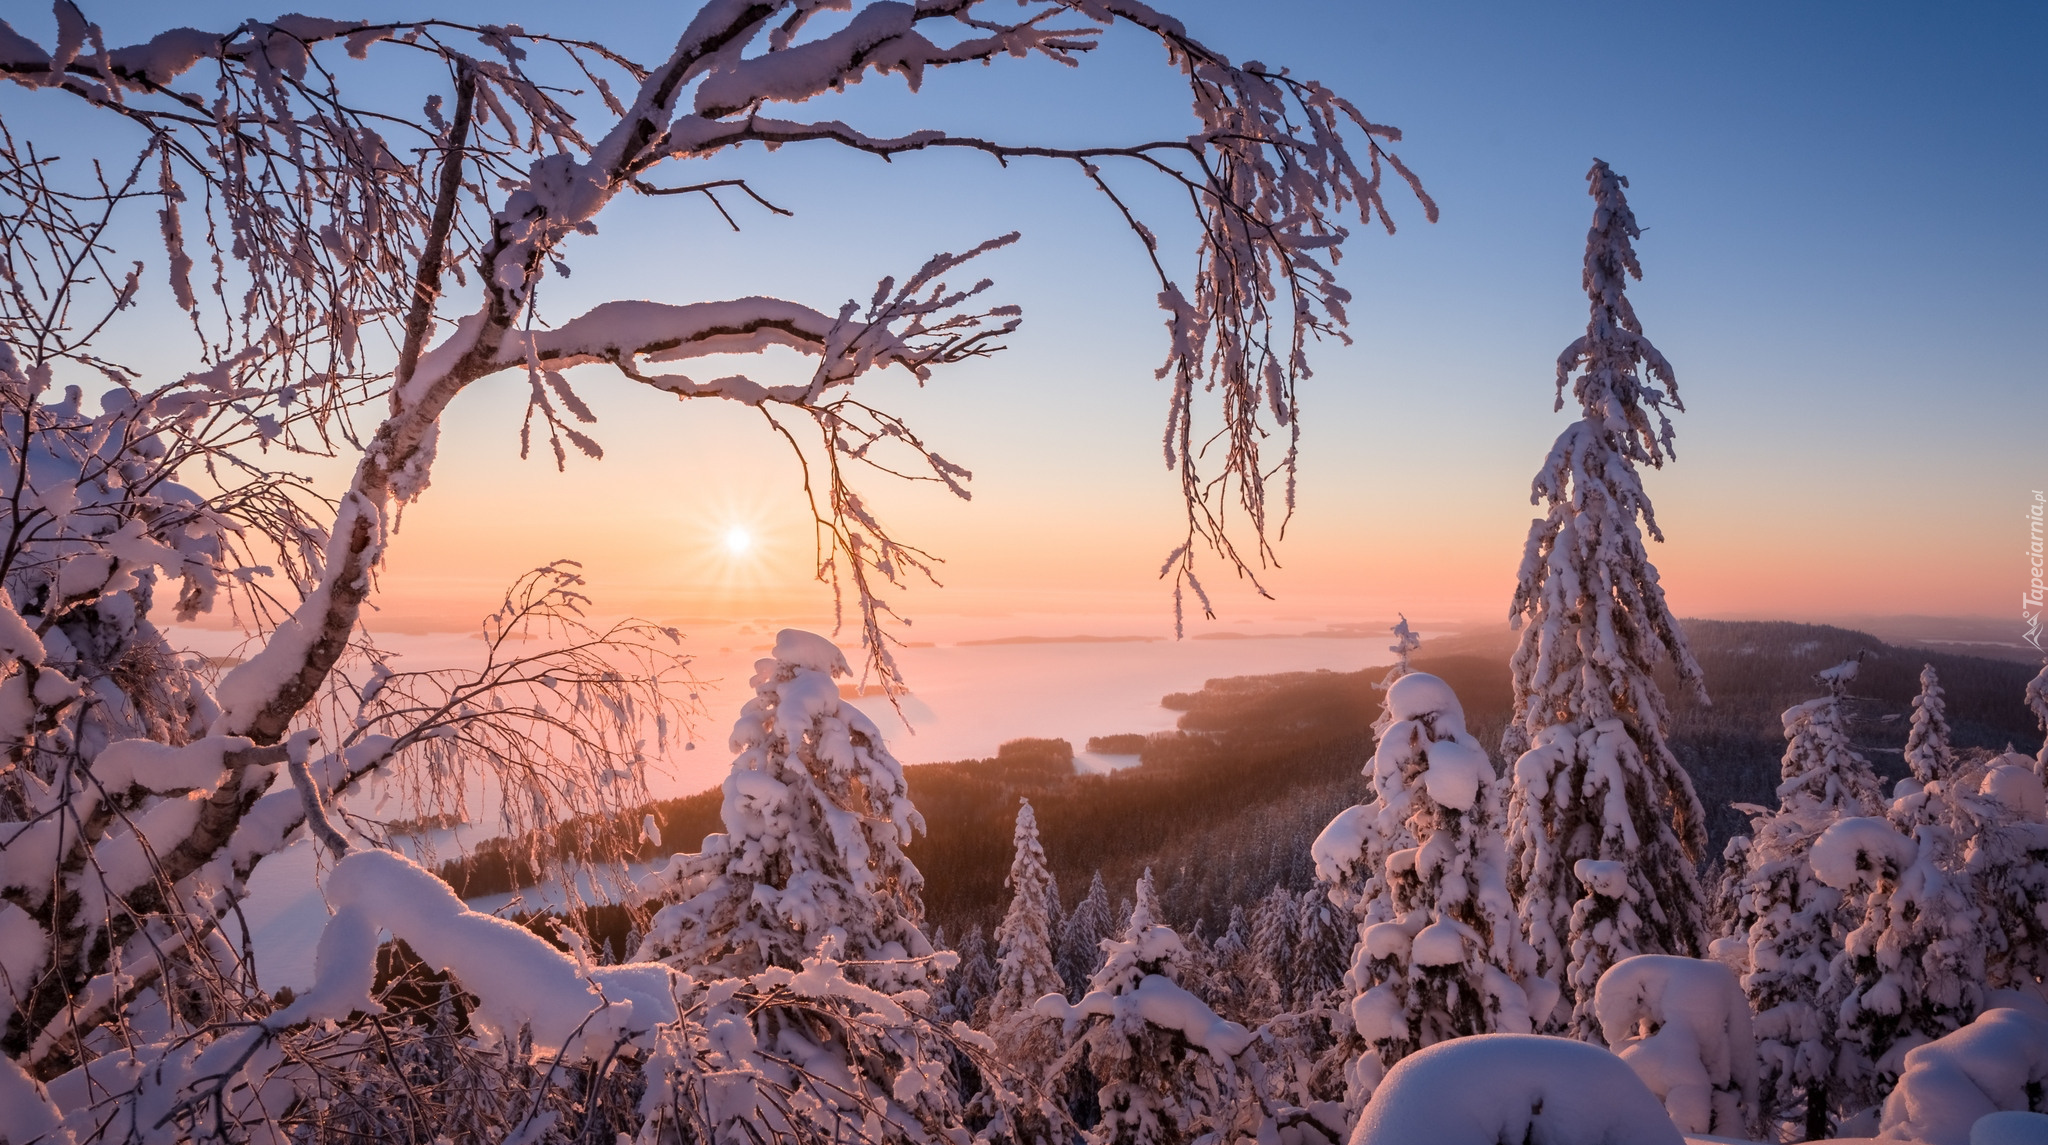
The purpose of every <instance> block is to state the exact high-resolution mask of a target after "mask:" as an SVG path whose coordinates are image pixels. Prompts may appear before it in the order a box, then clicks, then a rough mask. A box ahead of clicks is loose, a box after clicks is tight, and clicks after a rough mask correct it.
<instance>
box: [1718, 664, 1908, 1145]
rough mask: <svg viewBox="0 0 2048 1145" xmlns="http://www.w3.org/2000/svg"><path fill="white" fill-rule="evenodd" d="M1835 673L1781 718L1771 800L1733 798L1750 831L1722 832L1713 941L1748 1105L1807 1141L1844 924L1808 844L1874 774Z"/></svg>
mask: <svg viewBox="0 0 2048 1145" xmlns="http://www.w3.org/2000/svg"><path fill="white" fill-rule="evenodd" d="M1840 675H1841V674H1840V673H1837V674H1836V675H1835V676H1834V677H1830V678H1827V679H1824V680H1823V681H1822V682H1823V683H1824V684H1825V685H1826V686H1827V687H1828V695H1826V696H1824V697H1822V698H1820V699H1817V700H1809V701H1807V702H1806V703H1803V704H1800V705H1798V706H1796V707H1793V708H1790V709H1788V710H1787V711H1786V712H1785V713H1784V715H1783V716H1782V717H1781V722H1782V724H1783V726H1784V729H1785V740H1786V744H1785V755H1784V758H1783V760H1782V761H1781V763H1780V764H1779V772H1778V774H1779V777H1780V782H1779V784H1778V790H1777V795H1778V804H1779V805H1778V809H1777V810H1776V811H1770V810H1767V809H1765V808H1762V807H1755V806H1751V805H1738V807H1740V809H1742V810H1744V811H1747V812H1748V813H1749V814H1750V815H1751V817H1752V821H1751V824H1750V834H1749V835H1748V836H1747V837H1742V836H1738V837H1737V838H1735V839H1733V840H1731V841H1730V842H1729V847H1728V857H1729V869H1728V871H1727V875H1726V880H1727V881H1726V886H1725V891H1724V898H1725V899H1726V900H1727V901H1728V902H1729V903H1730V904H1731V905H1732V909H1733V911H1734V919H1733V923H1734V925H1733V930H1732V932H1731V937H1732V940H1733V941H1732V942H1729V943H1722V944H1717V947H1716V953H1717V954H1719V953H1721V952H1722V949H1723V948H1724V947H1733V951H1732V954H1733V957H1731V958H1730V959H1729V961H1730V962H1732V963H1734V964H1735V966H1736V968H1737V969H1738V970H1739V972H1740V973H1741V975H1742V988H1743V990H1744V992H1745V993H1747V994H1748V995H1749V1000H1750V1006H1751V1007H1752V1008H1753V1009H1754V1010H1755V1011H1756V1027H1755V1029H1756V1039H1757V1052H1758V1055H1759V1057H1760V1059H1761V1061H1760V1066H1761V1068H1760V1070H1759V1096H1758V1106H1759V1111H1760V1112H1759V1115H1760V1116H1761V1117H1763V1118H1764V1120H1765V1121H1766V1122H1767V1123H1771V1122H1776V1121H1778V1120H1782V1119H1784V1118H1786V1117H1793V1116H1800V1115H1802V1113H1801V1111H1802V1110H1803V1117H1804V1120H1805V1126H1806V1136H1807V1138H1808V1139H1810V1140H1818V1139H1819V1138H1822V1137H1825V1136H1827V1135H1828V1133H1829V1131H1830V1129H1831V1127H1832V1120H1831V1113H1832V1110H1833V1108H1834V1106H1835V1104H1837V1099H1839V1098H1840V1097H1841V1096H1842V1094H1843V1089H1842V1087H1841V1086H1840V1085H1839V1084H1838V1078H1837V1074H1838V1070H1837V1061H1838V1059H1839V1058H1840V1053H1839V1050H1840V1033H1839V1029H1838V1025H1837V1021H1836V1016H1835V1008H1836V1005H1837V1002H1838V998H1837V996H1836V995H1835V994H1834V993H1832V990H1831V986H1830V983H1831V981H1832V970H1831V967H1832V965H1833V963H1834V960H1835V958H1836V956H1837V955H1838V954H1840V952H1841V949H1842V936H1843V935H1844V934H1846V933H1847V932H1848V929H1849V920H1848V918H1847V915H1846V913H1845V910H1844V905H1843V901H1842V892H1841V891H1840V890H1838V889H1836V888H1834V887H1831V886H1829V885H1827V884H1826V883H1825V882H1823V881H1822V880H1821V879H1820V878H1818V877H1817V876H1816V875H1815V874H1814V870H1813V863H1812V851H1813V845H1814V841H1815V840H1817V839H1819V838H1820V836H1821V833H1822V832H1824V831H1826V830H1827V829H1828V828H1829V827H1830V826H1832V825H1833V824H1835V823H1836V822H1838V821H1840V820H1842V819H1845V818H1851V817H1856V816H1864V815H1873V814H1876V813H1877V811H1878V809H1879V808H1880V807H1881V806H1882V803H1881V800H1880V799H1879V796H1878V786H1877V776H1876V775H1875V774H1874V773H1873V772H1872V771H1871V769H1870V762H1869V761H1868V760H1866V759H1864V758H1863V757H1862V756H1861V755H1858V754H1857V753H1856V750H1855V748H1854V746H1853V745H1852V744H1851V743H1850V740H1849V735H1848V731H1847V729H1846V727H1845V726H1844V722H1843V714H1842V710H1841V689H1842V688H1843V687H1844V683H1843V682H1842V681H1841V680H1840Z"/></svg>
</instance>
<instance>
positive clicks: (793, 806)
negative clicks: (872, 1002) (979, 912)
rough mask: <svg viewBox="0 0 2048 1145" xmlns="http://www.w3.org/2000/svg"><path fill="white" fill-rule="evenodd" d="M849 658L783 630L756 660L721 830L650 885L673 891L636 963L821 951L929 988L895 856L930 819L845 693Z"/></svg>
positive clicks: (904, 876)
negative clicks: (771, 648) (842, 692)
mask: <svg viewBox="0 0 2048 1145" xmlns="http://www.w3.org/2000/svg"><path fill="white" fill-rule="evenodd" d="M848 674H849V670H848V668H847V664H846V658H845V657H844V656H841V655H840V653H839V649H838V648H836V647H834V646H833V644H832V642H831V641H829V640H826V639H825V638H824V637H821V636H817V635H814V634H812V633H809V632H800V631H798V630H796V629H793V628H785V629H783V630H782V632H781V633H779V634H778V635H777V636H776V638H775V651H774V653H773V655H772V656H771V657H769V658H767V659H764V660H761V661H759V662H758V663H756V664H755V665H754V677H753V680H752V681H751V683H752V685H753V688H754V698H753V699H751V700H749V701H747V704H746V706H745V707H744V708H743V709H742V710H741V712H740V718H739V720H738V721H737V722H736V723H734V725H733V731H732V744H733V748H734V750H735V751H737V752H738V753H739V754H738V756H737V757H735V758H734V760H733V764H732V771H731V773H730V774H729V775H727V776H726V780H725V786H724V792H725V800H724V803H723V804H722V805H721V807H720V810H719V816H720V818H721V819H722V821H723V822H724V824H725V833H724V834H720V835H711V836H708V837H706V838H705V840H704V849H703V851H702V852H700V853H698V854H694V855H677V856H676V857H675V858H673V859H671V860H670V861H669V864H668V867H667V868H666V869H665V870H664V871H663V872H661V873H659V874H658V875H655V876H650V878H649V879H648V880H647V882H646V883H645V884H643V885H644V886H646V888H647V889H648V890H650V891H651V892H655V893H662V894H667V895H672V896H673V897H674V899H675V901H673V902H671V903H670V904H669V905H667V906H664V907H662V908H661V909H660V910H659V911H657V912H656V913H655V915H654V917H653V919H652V920H651V921H650V922H649V924H648V928H647V936H646V938H645V939H643V940H642V941H641V946H640V953H639V958H640V959H641V960H654V959H658V960H660V961H663V962H668V963H670V964H672V965H676V966H680V967H682V968H684V969H686V970H688V971H690V972H691V973H692V974H697V975H700V976H708V977H720V978H735V977H744V976H746V975H749V974H753V973H755V972H757V971H760V970H762V969H765V968H767V967H769V966H781V967H785V968H788V969H791V970H795V969H798V968H800V967H801V966H802V965H803V962H804V960H805V959H806V958H810V957H813V956H815V955H817V954H818V953H819V952H820V951H821V949H823V950H825V951H826V952H828V953H829V954H830V956H831V957H832V958H835V959H837V960H839V961H841V962H846V963H858V964H859V965H858V966H850V967H849V970H848V973H849V974H851V975H852V976H853V977H856V978H858V979H860V980H862V981H864V982H865V983H866V984H868V985H870V986H873V987H875V988H877V989H883V990H902V989H908V988H912V987H916V988H929V987H930V986H931V985H932V984H933V983H935V982H936V981H937V979H938V977H939V976H938V975H936V974H933V973H932V972H931V963H930V956H931V954H932V947H931V942H930V941H929V940H928V939H927V938H926V937H925V934H924V931H923V929H922V923H923V921H924V903H923V900H922V899H921V898H920V897H919V891H920V890H921V889H922V887H923V886H924V876H923V875H921V874H919V873H918V870H917V867H916V866H915V865H914V864H912V863H911V861H910V859H909V858H908V857H907V856H905V855H904V853H903V847H904V845H905V844H907V843H909V842H910V840H911V837H912V835H913V833H915V832H921V831H923V830H924V817H923V816H921V815H919V814H918V813H917V808H916V807H914V806H912V804H911V802H910V796H909V792H908V791H907V789H906V788H905V787H904V783H903V766H902V765H901V764H899V763H897V762H896V758H895V757H894V756H892V755H890V754H889V749H888V747H887V746H885V745H884V744H883V742H882V733H881V732H880V730H878V729H877V728H876V727H875V725H874V723H873V722H872V721H870V720H869V719H868V718H867V716H865V715H863V714H862V713H861V711H860V710H859V709H858V708H855V707H854V706H853V705H851V704H848V703H844V702H843V701H841V699H840V697H839V685H838V683H837V682H836V681H835V679H834V677H838V676H844V675H848Z"/></svg>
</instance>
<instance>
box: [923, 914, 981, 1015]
mask: <svg viewBox="0 0 2048 1145" xmlns="http://www.w3.org/2000/svg"><path fill="white" fill-rule="evenodd" d="M932 945H933V946H934V947H936V948H937V949H940V950H944V949H945V948H946V944H945V939H944V936H942V935H934V936H933V938H932ZM953 952H954V953H955V954H956V955H958V956H959V958H960V961H959V963H958V964H957V965H955V966H954V967H953V970H952V972H951V973H949V974H947V975H946V980H945V983H944V984H943V985H942V986H941V987H940V994H939V996H940V997H942V998H943V999H944V1001H943V1002H942V1003H941V1004H940V1006H939V1010H938V1015H939V1017H940V1018H941V1019H942V1020H944V1021H948V1022H966V1023H967V1024H968V1025H970V1026H974V1027H975V1028H977V1029H979V1028H982V1027H985V1026H987V1025H989V1019H990V1012H989V1004H988V1003H989V998H990V997H991V996H993V995H994V994H995V990H996V977H997V974H996V963H995V960H994V959H992V958H990V957H989V953H988V938H987V937H986V936H984V935H983V933H982V929H981V928H980V927H978V926H971V927H968V928H967V937H966V938H963V939H961V940H960V944H959V946H957V947H955V948H954V951H953Z"/></svg>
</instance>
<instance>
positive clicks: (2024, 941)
mask: <svg viewBox="0 0 2048 1145" xmlns="http://www.w3.org/2000/svg"><path fill="white" fill-rule="evenodd" d="M1961 802H1962V803H1963V805H1964V807H1965V809H1966V814H1967V815H1968V817H1969V820H1970V822H1971V825H1972V827H1973V830H1972V833H1971V835H1970V838H1969V841H1968V846H1967V848H1966V850H1965V853H1964V870H1965V872H1966V874H1967V876H1968V878H1969V880H1970V885H1971V887H1972V888H1973V889H1974V891H1975V894H1974V896H1973V899H1974V901H1975V903H1976V905H1977V909H1978V910H1979V911H1980V912H1981V919H1980V921H1981V923H1982V931H1981V933H1982V935H1983V949H1984V964H1985V965H1984V984H1985V985H1986V986H1987V987H1989V988H1991V989H1994V990H2039V989H2040V988H2041V983H2043V982H2048V822H2043V821H2042V820H2040V819H2034V818H2030V817H2028V816H2026V815H2024V814H2019V813H2016V812H2015V810H2014V809H2013V808H2010V807H2007V806H2006V805H2005V804H2004V802H2003V801H2001V800H1999V799H1996V798H1992V797H1986V796H1978V797H1976V798H1966V799H1963V800H1961Z"/></svg>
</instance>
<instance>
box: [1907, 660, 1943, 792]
mask: <svg viewBox="0 0 2048 1145" xmlns="http://www.w3.org/2000/svg"><path fill="white" fill-rule="evenodd" d="M1949 738H1950V732H1949V726H1948V699H1947V696H1946V695H1945V694H1944V693H1943V692H1942V690H1941V677H1940V676H1939V675H1937V674H1936V673H1935V671H1934V665H1932V664H1928V665H1926V666H1924V667H1922V668H1921V669H1920V694H1919V695H1917V696H1915V697H1913V724H1912V727H1911V729H1909V730H1908V731H1907V732H1906V750H1905V757H1906V766H1907V767H1908V768H1909V769H1911V770H1912V773H1913V781H1914V782H1915V783H1917V784H1919V785H1920V787H1922V788H1923V789H1924V788H1925V787H1927V786H1928V785H1929V784H1933V783H1946V782H1947V781H1948V779H1949V773H1950V772H1951V771H1952V770H1953V769H1954V767H1955V751H1954V750H1953V749H1952V748H1950V747H1949Z"/></svg>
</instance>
